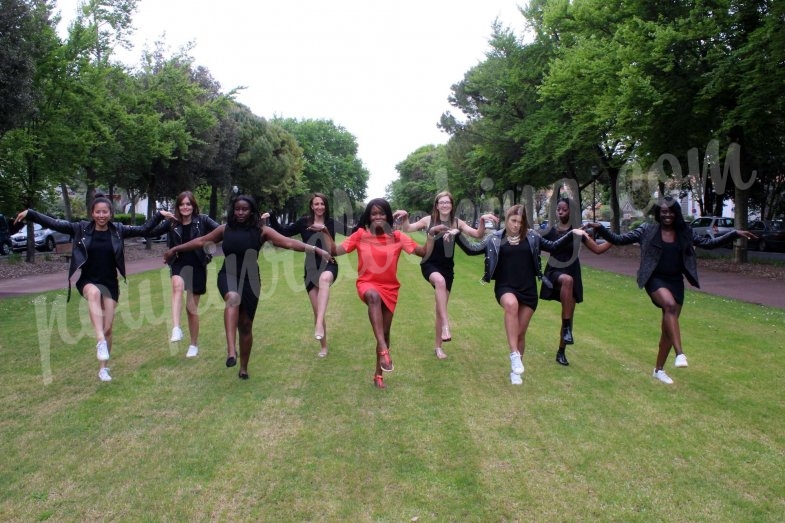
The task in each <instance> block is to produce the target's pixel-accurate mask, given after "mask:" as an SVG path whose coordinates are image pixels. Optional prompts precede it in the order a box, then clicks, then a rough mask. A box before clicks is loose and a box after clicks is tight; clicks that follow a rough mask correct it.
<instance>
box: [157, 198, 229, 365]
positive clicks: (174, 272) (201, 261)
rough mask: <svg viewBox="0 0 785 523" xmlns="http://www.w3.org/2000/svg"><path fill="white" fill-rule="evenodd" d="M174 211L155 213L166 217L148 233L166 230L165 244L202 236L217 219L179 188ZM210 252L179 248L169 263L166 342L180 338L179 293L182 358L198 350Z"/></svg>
mask: <svg viewBox="0 0 785 523" xmlns="http://www.w3.org/2000/svg"><path fill="white" fill-rule="evenodd" d="M174 208H175V210H174V214H171V213H169V212H165V211H159V213H160V214H161V215H162V216H163V217H165V218H168V221H167V222H165V223H162V224H161V225H159V226H158V227H156V228H155V230H153V232H152V233H151V236H153V237H155V236H160V235H161V234H163V233H164V232H165V233H167V238H166V243H167V246H168V247H170V248H171V247H174V246H175V245H179V244H181V243H188V242H189V241H191V240H192V239H193V238H198V237H199V236H203V235H205V234H207V233H209V232H210V231H212V230H213V229H215V228H216V227H218V223H217V222H216V221H215V220H213V219H212V218H210V217H209V216H207V215H206V214H199V204H198V203H197V201H196V198H194V195H193V193H192V192H191V191H183V192H181V193H180V194H179V195H178V196H177V199H176V200H175V205H174ZM211 259H212V256H211V255H210V254H209V253H206V252H204V251H203V250H197V251H189V252H183V253H180V254H178V255H177V256H175V258H174V259H173V260H172V261H171V262H170V263H169V269H170V273H171V277H172V325H173V327H172V336H171V338H170V339H169V341H170V342H172V343H176V342H178V341H180V340H182V339H183V330H182V329H181V328H180V316H181V314H182V310H183V294H184V293H186V292H187V294H186V298H185V312H186V316H187V317H188V334H189V336H190V340H191V344H190V345H189V346H188V350H187V351H186V353H185V357H186V358H193V357H195V356H196V355H197V354H199V315H198V310H199V300H200V298H201V296H202V295H203V294H205V293H206V292H207V264H208V263H210V260H211Z"/></svg>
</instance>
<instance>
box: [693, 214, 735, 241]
mask: <svg viewBox="0 0 785 523" xmlns="http://www.w3.org/2000/svg"><path fill="white" fill-rule="evenodd" d="M690 226H691V227H692V231H693V232H694V233H695V234H697V235H698V236H703V237H705V238H714V237H715V236H722V235H723V234H725V233H728V232H731V231H732V230H734V227H733V218H723V217H721V216H702V217H700V218H695V219H694V220H692V223H690Z"/></svg>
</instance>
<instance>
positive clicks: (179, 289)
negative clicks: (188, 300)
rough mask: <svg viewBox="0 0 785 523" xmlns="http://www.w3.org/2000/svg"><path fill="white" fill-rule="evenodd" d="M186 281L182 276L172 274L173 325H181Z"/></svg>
mask: <svg viewBox="0 0 785 523" xmlns="http://www.w3.org/2000/svg"><path fill="white" fill-rule="evenodd" d="M184 291H185V282H184V281H183V279H182V278H181V277H180V276H172V326H173V327H179V326H180V315H181V313H182V311H183V292H184Z"/></svg>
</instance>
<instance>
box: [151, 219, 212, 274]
mask: <svg viewBox="0 0 785 523" xmlns="http://www.w3.org/2000/svg"><path fill="white" fill-rule="evenodd" d="M162 220H164V221H163V223H160V224H158V225H156V227H155V228H154V229H153V230H152V231H151V232H150V236H153V237H154V236H160V235H162V234H163V233H167V236H166V245H167V246H168V247H169V248H170V249H171V248H172V247H175V246H176V245H181V244H182V243H183V224H182V223H180V222H178V221H176V220H165V219H164V217H163V215H161V213H160V212H157V213H156V214H155V217H154V218H153V221H154V222H155V223H158V222H160V221H162ZM191 224H192V225H191V239H194V238H198V237H199V236H204V235H205V234H207V233H209V232H211V231H212V230H213V229H215V228H216V227H218V226H219V225H220V224H219V223H218V222H216V221H215V220H213V219H212V218H210V217H209V216H207V215H206V214H197V215H196V216H193V217H191ZM193 252H194V253H195V254H196V257H197V258H199V261H200V262H202V265H207V264H208V263H210V260H212V259H213V256H212V254H210V253H208V252H205V250H204V249H197V250H195V251H193ZM178 256H179V253H178V255H177V256H175V257H174V258H172V259H171V260H170V261H169V265H170V266H171V265H172V264H173V263H174V262H175V260H176V259H177V257H178Z"/></svg>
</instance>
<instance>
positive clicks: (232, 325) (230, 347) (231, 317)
mask: <svg viewBox="0 0 785 523" xmlns="http://www.w3.org/2000/svg"><path fill="white" fill-rule="evenodd" d="M224 302H226V307H225V308H224V330H225V331H226V352H227V356H228V357H229V358H236V357H237V325H238V323H239V318H240V295H239V294H237V293H236V292H227V293H226V296H224Z"/></svg>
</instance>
